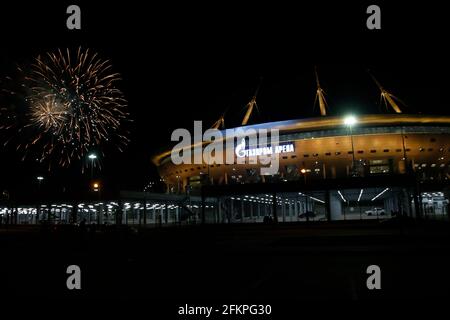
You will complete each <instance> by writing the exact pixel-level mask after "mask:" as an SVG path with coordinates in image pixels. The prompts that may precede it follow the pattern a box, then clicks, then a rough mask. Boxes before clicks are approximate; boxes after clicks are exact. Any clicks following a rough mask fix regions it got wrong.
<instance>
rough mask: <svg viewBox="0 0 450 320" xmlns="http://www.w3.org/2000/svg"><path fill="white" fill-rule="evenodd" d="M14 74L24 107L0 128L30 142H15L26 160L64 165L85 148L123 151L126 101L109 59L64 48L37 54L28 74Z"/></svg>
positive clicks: (126, 114)
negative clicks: (15, 131)
mask: <svg viewBox="0 0 450 320" xmlns="http://www.w3.org/2000/svg"><path fill="white" fill-rule="evenodd" d="M18 70H19V73H20V74H21V78H22V79H23V80H22V84H21V86H20V87H21V91H23V93H22V94H21V96H22V97H23V101H24V102H25V103H24V108H22V109H23V110H22V112H14V113H13V115H12V116H11V115H10V116H9V117H8V118H9V119H11V118H12V119H14V122H13V124H7V125H3V127H4V128H12V127H15V128H16V129H18V132H20V133H22V134H23V135H24V137H27V138H29V139H25V140H26V141H25V142H18V143H17V150H23V151H24V154H25V155H24V157H26V156H27V155H32V156H33V157H35V158H36V159H37V160H38V161H41V162H43V161H46V160H48V162H49V165H50V164H51V163H56V164H58V165H59V166H62V167H67V166H69V165H70V164H71V163H72V162H73V161H74V160H79V159H82V158H83V157H85V155H86V154H87V153H88V152H89V150H92V149H97V150H98V149H101V148H102V147H103V146H105V145H113V146H115V147H116V148H118V149H119V150H120V151H122V149H123V147H124V146H125V145H126V144H127V143H128V138H127V137H126V133H124V130H123V125H124V123H125V122H127V121H128V115H129V114H128V112H127V111H126V107H127V101H126V100H125V98H124V95H123V93H122V91H121V90H120V89H118V88H117V86H116V83H117V82H118V81H119V80H120V75H119V74H118V73H113V72H112V71H111V70H112V67H111V64H110V62H109V61H108V60H102V59H100V58H99V57H98V55H97V53H91V52H90V50H89V49H87V50H82V49H81V48H78V50H76V52H71V51H70V50H69V49H67V50H64V51H61V50H58V51H55V52H48V53H46V54H44V55H42V56H38V57H37V58H35V59H34V61H33V63H32V64H31V66H30V67H29V68H27V71H24V70H25V69H21V68H19V69H18ZM11 93H12V94H14V95H16V96H17V92H11Z"/></svg>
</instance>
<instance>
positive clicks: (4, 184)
mask: <svg viewBox="0 0 450 320" xmlns="http://www.w3.org/2000/svg"><path fill="white" fill-rule="evenodd" d="M191 2H192V1H191ZM191 2H185V3H184V4H182V5H180V4H177V3H176V2H172V1H164V2H163V3H160V2H156V3H155V2H148V3H145V4H144V3H143V2H142V1H139V2H137V1H136V2H134V4H132V3H131V2H130V1H127V2H123V3H115V2H114V3H113V2H107V1H103V2H98V1H96V4H95V5H93V4H92V3H91V2H87V1H81V2H80V1H71V2H61V1H58V2H57V3H56V2H55V1H54V2H53V3H52V2H48V3H47V4H45V2H41V3H39V4H33V5H29V4H26V3H21V2H20V1H14V4H9V5H5V4H3V3H2V4H1V9H0V33H1V39H2V40H1V46H0V77H2V78H3V77H5V76H7V75H9V74H10V73H12V72H13V71H14V69H15V65H16V64H18V63H19V64H21V63H22V64H23V63H27V62H29V61H30V60H31V59H32V58H33V57H34V56H36V55H38V54H39V53H44V52H47V51H52V50H55V49H57V48H67V47H68V48H71V49H76V48H78V47H79V46H82V47H83V48H88V47H89V48H92V49H93V50H95V51H97V52H98V53H99V54H100V56H101V57H102V58H109V59H111V61H112V64H113V67H114V71H116V72H119V73H121V75H122V77H123V81H122V82H121V83H120V88H121V89H122V90H123V91H124V93H125V96H126V98H127V100H128V102H129V111H130V113H131V118H132V119H133V123H132V125H130V128H129V129H130V131H131V132H130V139H131V143H130V144H129V146H128V148H127V149H126V151H125V152H124V153H119V152H110V153H108V154H106V157H105V158H103V159H101V161H102V164H103V169H102V171H101V172H100V173H97V175H98V176H99V178H101V179H102V181H103V184H104V188H105V193H106V194H107V193H108V191H113V190H119V189H122V190H123V189H131V190H142V189H143V188H144V186H145V185H146V184H147V183H148V182H149V181H150V180H152V179H153V180H154V179H155V178H156V177H157V175H156V170H155V168H154V167H153V165H152V163H151V161H150V159H151V155H152V154H153V153H155V152H157V151H158V150H160V149H161V148H165V147H167V146H169V145H170V135H171V132H172V130H174V129H176V128H180V127H182V128H188V129H189V128H192V126H193V121H194V120H203V121H204V124H205V125H211V124H212V123H213V122H214V121H215V120H217V119H218V118H219V116H220V115H221V114H222V113H223V112H224V111H225V110H226V109H228V112H227V115H226V119H225V120H226V125H227V126H228V127H232V126H235V125H238V124H239V122H240V121H241V119H242V117H243V115H244V106H245V104H246V103H247V102H248V100H249V99H250V98H251V97H252V95H253V93H254V91H255V89H256V87H257V86H258V84H259V82H260V78H261V77H262V79H263V80H262V85H261V88H260V92H259V96H258V99H257V102H258V106H259V109H260V110H259V111H260V113H259V114H254V117H253V118H252V120H251V121H254V122H262V121H276V120H287V119H292V118H306V117H310V116H318V115H319V110H318V107H316V109H315V110H313V102H314V95H315V82H314V81H315V80H314V65H317V67H318V71H319V75H320V80H321V84H322V87H323V88H324V90H325V91H326V93H327V100H328V104H329V106H330V113H331V114H333V115H338V114H343V113H347V112H353V113H356V114H363V113H379V112H386V110H383V109H382V108H380V106H379V91H378V89H377V88H376V86H375V84H374V83H373V81H372V80H371V79H370V77H369V76H368V74H367V69H370V70H371V71H372V72H373V73H374V74H375V76H376V77H377V78H378V80H379V81H380V82H381V83H382V84H383V85H384V87H385V88H386V89H388V90H389V91H390V92H392V93H393V94H395V95H396V96H398V97H400V98H401V99H402V100H403V101H404V102H405V103H406V104H407V107H406V108H404V109H405V113H419V112H422V113H433V114H445V113H448V103H447V99H445V98H444V96H445V95H446V89H447V87H448V86H447V84H448V80H447V79H446V77H445V76H446V71H444V70H448V56H449V55H448V43H447V42H448V32H447V30H446V29H445V28H447V29H448V26H447V24H446V21H447V19H446V17H445V15H444V13H445V12H444V10H443V8H440V7H439V6H437V5H434V6H433V5H429V6H427V8H423V7H421V6H419V5H412V4H411V2H403V3H402V2H400V4H399V5H398V6H397V7H393V6H392V4H390V5H388V4H382V3H380V2H377V3H378V4H380V6H381V8H382V30H377V31H369V30H367V29H366V27H365V21H366V17H367V15H366V14H365V9H366V8H367V5H369V4H372V2H370V3H369V2H365V3H364V2H360V3H356V2H354V3H346V4H342V3H341V2H339V4H333V5H331V4H327V3H325V2H320V3H318V4H317V5H314V6H313V5H306V4H305V2H304V1H302V2H298V3H293V2H292V1H289V2H285V3H283V2H279V1H277V2H273V3H268V4H262V3H261V1H254V2H248V3H247V4H246V5H245V6H244V5H242V3H241V1H239V2H230V1H214V2H209V3H208V4H206V5H204V4H200V3H198V4H197V3H191ZM75 3H76V4H79V5H80V7H81V11H82V18H81V19H82V30H81V31H77V30H72V31H69V30H67V29H66V19H67V14H66V13H65V11H66V7H67V6H68V5H69V4H75ZM315 3H317V1H315ZM330 3H331V1H330ZM2 134H3V133H2ZM20 158H21V154H16V153H15V152H12V151H11V150H10V149H7V150H6V149H4V148H3V149H0V164H1V166H0V188H1V190H8V191H9V192H10V193H11V195H13V196H14V197H15V198H16V199H27V197H32V194H33V192H34V191H36V187H37V186H36V179H35V178H36V176H37V175H38V174H42V175H44V176H45V177H46V180H45V186H44V188H45V190H46V192H47V194H48V195H49V194H51V195H54V196H55V197H60V198H69V197H71V196H72V195H74V194H81V193H80V190H84V189H85V188H86V185H87V181H88V179H89V175H88V174H84V175H82V174H81V170H80V165H77V164H75V165H74V166H73V167H72V168H70V169H64V170H63V169H54V170H52V171H51V172H47V171H46V167H45V166H38V165H36V164H33V163H31V162H27V161H26V162H21V161H20Z"/></svg>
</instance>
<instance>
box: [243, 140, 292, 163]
mask: <svg viewBox="0 0 450 320" xmlns="http://www.w3.org/2000/svg"><path fill="white" fill-rule="evenodd" d="M234 151H235V153H236V156H237V157H238V158H244V157H256V156H261V155H263V156H265V155H272V154H283V153H289V152H294V151H295V148H294V144H293V143H292V142H289V143H283V144H279V145H276V146H271V145H269V146H265V147H254V148H252V147H248V148H247V147H246V142H245V139H242V141H241V143H239V144H238V145H237V146H236V148H235V150H234Z"/></svg>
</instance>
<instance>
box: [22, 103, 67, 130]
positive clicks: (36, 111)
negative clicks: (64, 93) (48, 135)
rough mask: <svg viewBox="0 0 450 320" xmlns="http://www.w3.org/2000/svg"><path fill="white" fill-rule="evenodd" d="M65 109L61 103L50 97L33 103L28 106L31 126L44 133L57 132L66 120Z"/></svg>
mask: <svg viewBox="0 0 450 320" xmlns="http://www.w3.org/2000/svg"><path fill="white" fill-rule="evenodd" d="M66 114H67V109H66V107H65V105H64V104H63V103H60V102H58V101H57V100H56V98H55V96H54V95H50V96H47V97H44V98H43V99H40V100H38V101H35V102H33V103H32V104H31V106H30V122H31V124H33V125H35V126H38V127H40V128H42V129H43V130H44V131H46V132H47V131H52V132H58V131H60V130H61V128H62V126H63V125H64V123H65V120H66Z"/></svg>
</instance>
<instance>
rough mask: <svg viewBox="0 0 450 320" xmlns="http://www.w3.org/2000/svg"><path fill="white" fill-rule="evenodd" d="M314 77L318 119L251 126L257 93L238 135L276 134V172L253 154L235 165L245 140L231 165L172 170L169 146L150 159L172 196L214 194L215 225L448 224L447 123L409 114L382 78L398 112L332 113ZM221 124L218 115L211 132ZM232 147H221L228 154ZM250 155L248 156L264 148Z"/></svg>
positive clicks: (444, 118) (440, 118) (449, 149)
mask: <svg viewBox="0 0 450 320" xmlns="http://www.w3.org/2000/svg"><path fill="white" fill-rule="evenodd" d="M316 77H317V74H316ZM316 79H317V93H316V101H317V102H318V104H319V106H320V111H321V117H317V118H309V119H299V120H287V121H280V122H272V123H262V124H254V125H248V124H247V122H248V120H249V118H250V116H251V113H252V111H253V109H254V108H255V107H256V94H255V96H254V97H253V98H252V99H251V101H250V102H249V103H248V104H247V113H246V115H245V117H244V120H243V121H242V128H241V129H244V130H248V129H254V130H260V129H267V130H269V129H277V130H279V143H280V145H283V146H287V147H285V148H282V149H281V150H282V151H281V152H280V154H279V170H278V173H277V174H273V175H262V174H260V168H261V164H258V163H256V164H255V163H252V162H251V161H249V157H248V156H244V157H245V162H244V163H241V164H238V163H237V157H238V155H237V153H236V152H235V151H236V150H237V149H236V148H237V147H238V144H239V141H238V140H236V141H235V142H234V144H232V146H231V147H232V148H233V149H234V150H231V152H234V153H235V162H234V164H226V163H225V164H224V163H223V162H220V163H210V164H207V163H203V164H180V165H175V164H174V163H173V162H172V161H171V150H170V149H168V150H165V151H163V152H161V153H158V154H156V155H155V156H154V157H153V159H152V161H153V163H154V164H155V165H156V166H157V168H158V171H159V174H160V176H161V179H162V180H163V181H164V183H165V185H166V191H167V193H169V194H188V195H196V194H197V195H201V196H202V198H206V197H211V196H212V197H216V198H217V199H219V200H218V201H219V203H218V207H219V208H218V210H217V211H218V212H217V213H215V216H214V217H210V219H208V214H205V215H204V217H203V219H206V220H211V219H212V220H213V221H215V222H218V221H229V222H232V221H264V220H265V219H266V220H267V219H277V220H278V221H280V220H282V221H301V220H310V219H314V220H316V219H317V220H341V219H382V218H389V217H392V216H395V215H407V216H412V217H421V216H425V217H430V216H433V217H438V218H446V216H447V214H448V196H447V185H448V178H449V177H450V175H449V173H450V171H449V168H450V162H449V159H450V135H449V134H450V117H448V116H433V115H422V114H416V115H413V114H403V113H402V110H401V109H400V106H399V104H398V103H397V101H396V100H397V98H396V97H394V96H393V95H392V94H390V93H389V92H387V91H386V90H385V89H384V88H383V87H382V86H381V85H380V84H379V83H378V81H377V80H376V79H375V78H374V80H375V82H376V84H377V85H378V87H379V88H380V91H381V97H382V99H383V100H384V102H385V103H386V106H387V107H389V108H390V109H391V110H393V112H394V113H391V114H378V115H360V116H354V115H344V116H328V115H327V109H328V106H327V103H326V100H325V96H324V94H323V90H322V88H321V87H320V83H319V81H318V77H317V78H316ZM223 124H224V119H223V117H221V118H220V119H219V120H218V121H217V122H216V123H215V124H214V125H213V128H220V127H222V128H223ZM206 145H207V143H203V147H206ZM194 147H195V146H194V145H191V149H192V150H194ZM227 147H228V148H230V145H229V144H226V143H225V142H224V152H223V153H224V154H225V152H226V151H227V150H226V148H227ZM246 148H247V149H246V153H245V154H246V155H248V154H249V153H251V149H252V148H258V146H251V145H250V146H248V145H247V146H246ZM228 151H230V150H228ZM224 154H219V155H216V156H217V158H219V159H222V158H223V157H225V155H224Z"/></svg>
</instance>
